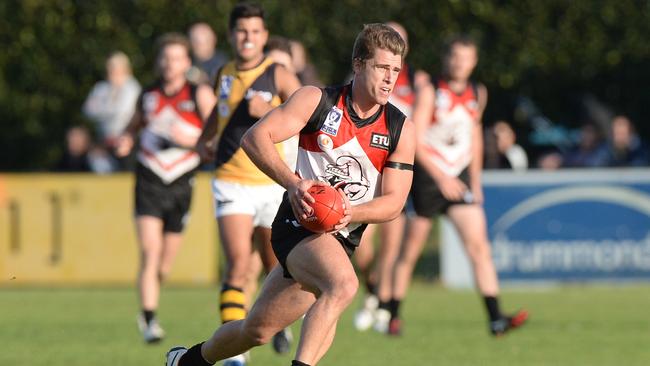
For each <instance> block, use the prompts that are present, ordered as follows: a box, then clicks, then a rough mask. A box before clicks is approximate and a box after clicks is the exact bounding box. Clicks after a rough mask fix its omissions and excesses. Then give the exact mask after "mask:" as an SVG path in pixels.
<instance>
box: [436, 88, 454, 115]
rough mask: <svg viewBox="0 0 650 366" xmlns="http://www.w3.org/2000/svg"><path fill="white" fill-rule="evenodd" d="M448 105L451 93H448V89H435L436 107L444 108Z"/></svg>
mask: <svg viewBox="0 0 650 366" xmlns="http://www.w3.org/2000/svg"><path fill="white" fill-rule="evenodd" d="M449 107H451V95H449V91H447V90H444V89H438V90H436V108H438V109H443V110H446V109H449Z"/></svg>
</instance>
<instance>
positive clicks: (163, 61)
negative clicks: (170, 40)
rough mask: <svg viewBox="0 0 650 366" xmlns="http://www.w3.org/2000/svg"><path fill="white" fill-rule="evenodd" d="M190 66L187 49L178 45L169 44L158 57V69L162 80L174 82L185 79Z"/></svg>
mask: <svg viewBox="0 0 650 366" xmlns="http://www.w3.org/2000/svg"><path fill="white" fill-rule="evenodd" d="M191 66H192V61H191V60H190V56H189V55H188V54H187V49H186V48H185V47H184V46H182V45H180V44H169V45H167V46H165V48H164V49H163V50H162V51H161V52H160V55H159V56H158V67H159V68H160V74H161V76H162V78H163V79H164V80H174V79H177V78H181V77H185V73H186V72H187V70H189V69H190V67H191Z"/></svg>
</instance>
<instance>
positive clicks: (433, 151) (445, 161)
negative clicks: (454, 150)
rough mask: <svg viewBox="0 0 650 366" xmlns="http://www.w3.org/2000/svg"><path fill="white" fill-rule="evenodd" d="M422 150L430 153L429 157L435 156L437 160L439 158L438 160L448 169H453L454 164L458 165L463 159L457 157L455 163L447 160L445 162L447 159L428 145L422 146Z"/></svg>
mask: <svg viewBox="0 0 650 366" xmlns="http://www.w3.org/2000/svg"><path fill="white" fill-rule="evenodd" d="M423 148H424V150H425V151H426V152H428V153H430V154H431V155H435V156H437V157H438V158H440V160H442V162H443V163H445V164H446V165H447V166H449V167H455V166H456V164H458V163H459V162H461V161H462V160H463V159H464V157H463V156H460V157H459V158H458V159H456V160H455V161H449V160H447V158H445V156H444V155H442V154H441V153H440V152H439V151H438V150H436V149H435V148H434V147H432V146H429V145H424V146H423Z"/></svg>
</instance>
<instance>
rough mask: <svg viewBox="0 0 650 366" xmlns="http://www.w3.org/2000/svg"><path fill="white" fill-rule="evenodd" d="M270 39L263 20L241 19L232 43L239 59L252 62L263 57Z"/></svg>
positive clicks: (232, 36) (233, 30) (235, 29)
mask: <svg viewBox="0 0 650 366" xmlns="http://www.w3.org/2000/svg"><path fill="white" fill-rule="evenodd" d="M268 37H269V32H268V31H267V30H266V28H265V27H264V21H263V20H262V18H260V17H253V18H240V19H237V23H236V24H235V28H233V29H232V33H231V35H230V42H231V43H232V46H233V48H234V49H235V52H236V53H237V57H238V58H239V59H241V60H242V61H252V60H255V59H256V58H260V57H262V55H263V54H264V53H263V52H264V45H265V44H266V40H267V39H268Z"/></svg>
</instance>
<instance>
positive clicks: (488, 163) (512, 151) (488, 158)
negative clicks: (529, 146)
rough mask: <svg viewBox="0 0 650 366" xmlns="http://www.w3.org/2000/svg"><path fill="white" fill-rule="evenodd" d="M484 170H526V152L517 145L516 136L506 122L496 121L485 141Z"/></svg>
mask: <svg viewBox="0 0 650 366" xmlns="http://www.w3.org/2000/svg"><path fill="white" fill-rule="evenodd" d="M485 168H487V169H512V170H515V171H523V170H526V169H528V156H527V155H526V151H525V150H524V149H523V148H522V147H521V146H520V145H518V144H517V135H516V134H515V131H514V130H513V129H512V127H510V124H508V122H506V121H497V122H496V123H495V124H494V126H492V127H491V128H490V129H489V130H488V133H487V136H486V139H485Z"/></svg>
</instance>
